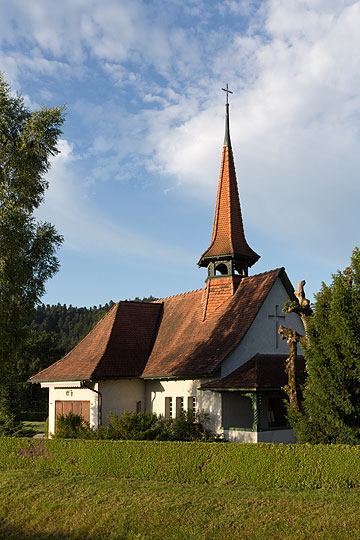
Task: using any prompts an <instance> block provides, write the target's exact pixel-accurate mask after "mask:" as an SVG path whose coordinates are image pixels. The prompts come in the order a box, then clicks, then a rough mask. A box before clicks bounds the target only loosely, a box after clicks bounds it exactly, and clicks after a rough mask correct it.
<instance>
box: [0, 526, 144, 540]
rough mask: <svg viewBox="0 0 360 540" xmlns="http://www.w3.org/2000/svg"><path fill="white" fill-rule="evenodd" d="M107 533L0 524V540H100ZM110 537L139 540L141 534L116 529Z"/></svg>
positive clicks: (105, 536) (122, 539)
mask: <svg viewBox="0 0 360 540" xmlns="http://www.w3.org/2000/svg"><path fill="white" fill-rule="evenodd" d="M108 537H109V534H108V532H107V531H103V533H99V534H95V535H94V536H90V535H89V536H88V535H86V536H84V533H83V532H82V533H81V534H79V535H77V534H75V535H74V534H71V533H62V532H60V531H59V532H54V533H48V532H44V533H41V532H38V531H31V530H27V529H21V528H17V527H10V526H7V525H5V524H0V540H101V539H105V538H108ZM111 538H116V539H117V540H130V539H133V538H138V539H139V540H141V539H142V538H143V536H141V535H135V536H134V534H133V533H131V531H121V530H120V531H117V533H116V537H114V536H111Z"/></svg>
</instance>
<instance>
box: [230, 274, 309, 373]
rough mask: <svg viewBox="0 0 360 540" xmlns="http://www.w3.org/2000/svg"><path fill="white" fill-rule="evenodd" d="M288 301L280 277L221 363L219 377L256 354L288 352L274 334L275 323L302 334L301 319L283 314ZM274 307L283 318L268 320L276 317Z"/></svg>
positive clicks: (284, 342)
mask: <svg viewBox="0 0 360 540" xmlns="http://www.w3.org/2000/svg"><path fill="white" fill-rule="evenodd" d="M288 298H289V295H288V293H287V292H286V289H285V287H284V285H283V284H282V282H281V280H280V278H277V279H276V281H275V283H274V285H273V287H272V289H271V291H270V292H269V294H268V296H267V298H266V299H265V302H264V303H263V305H262V307H261V308H260V310H259V312H258V314H257V316H256V317H255V320H254V322H253V324H252V325H251V327H250V328H249V330H248V332H247V333H246V335H245V336H244V338H243V339H242V341H241V343H240V344H239V345H238V347H236V348H235V349H234V350H233V351H232V352H231V353H230V354H229V356H228V357H227V358H226V359H225V360H224V361H223V363H222V365H221V377H226V375H229V373H231V372H232V371H234V370H235V369H237V368H238V367H240V366H242V365H243V364H245V362H247V361H248V360H250V358H252V357H253V356H254V355H255V354H257V353H261V354H288V353H289V347H288V345H287V343H286V341H283V340H281V339H280V336H279V335H277V324H276V321H278V323H280V324H282V325H283V326H287V327H289V328H294V329H295V330H297V332H299V334H304V329H303V326H302V323H301V320H300V317H299V316H298V315H296V313H290V314H289V315H285V314H284V313H282V311H281V310H282V307H283V304H284V302H285V301H286V300H288ZM276 306H278V308H277V313H278V314H279V315H284V316H285V318H284V319H283V318H281V319H275V318H274V317H269V315H274V314H275V312H276V311H275V310H276ZM298 350H299V354H301V349H300V348H299V349H298Z"/></svg>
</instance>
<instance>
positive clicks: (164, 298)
mask: <svg viewBox="0 0 360 540" xmlns="http://www.w3.org/2000/svg"><path fill="white" fill-rule="evenodd" d="M203 290H204V287H202V288H201V289H193V290H192V291H187V292H184V293H179V294H173V295H171V296H164V297H163V298H159V299H158V300H154V301H153V302H151V303H152V304H157V303H159V302H162V301H163V300H169V299H170V298H177V297H179V296H187V295H189V294H193V293H196V292H199V291H203Z"/></svg>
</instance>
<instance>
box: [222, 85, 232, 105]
mask: <svg viewBox="0 0 360 540" xmlns="http://www.w3.org/2000/svg"><path fill="white" fill-rule="evenodd" d="M221 90H224V92H226V105H229V94H233V92H232V91H231V90H229V85H228V83H226V88H222V89H221Z"/></svg>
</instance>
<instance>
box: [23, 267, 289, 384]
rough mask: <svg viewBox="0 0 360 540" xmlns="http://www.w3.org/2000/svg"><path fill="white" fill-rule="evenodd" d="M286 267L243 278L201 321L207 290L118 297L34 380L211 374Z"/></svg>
mask: <svg viewBox="0 0 360 540" xmlns="http://www.w3.org/2000/svg"><path fill="white" fill-rule="evenodd" d="M282 272H283V269H277V270H272V271H270V272H266V273H264V274H258V275H255V276H250V277H244V278H242V279H241V281H240V283H239V286H238V288H237V290H236V292H235V293H234V294H233V296H231V297H230V298H228V299H225V300H224V301H223V302H222V303H220V305H219V306H218V308H217V309H216V311H215V313H214V316H212V317H209V318H207V319H205V320H203V316H204V290H203V289H200V290H197V291H193V292H189V293H187V294H183V295H179V296H173V297H170V298H166V299H164V300H161V301H157V302H154V303H139V302H119V303H118V304H116V305H115V306H114V307H113V308H112V309H111V310H110V311H109V312H108V313H107V314H106V315H105V317H104V318H103V319H102V320H101V321H100V322H99V323H98V324H97V325H96V326H95V327H94V328H93V329H92V330H91V332H90V333H89V334H88V335H87V336H86V337H85V338H84V339H83V340H82V341H81V342H80V343H79V345H77V346H76V347H75V348H74V349H73V350H72V351H70V352H69V353H68V354H67V355H66V356H65V357H64V358H63V359H61V360H59V361H58V362H56V363H55V364H53V365H52V366H50V367H48V368H47V369H45V370H43V371H41V372H40V373H38V374H37V375H34V376H33V377H32V378H31V381H32V382H45V381H56V380H57V381H66V380H88V379H102V378H107V377H114V378H119V377H139V376H141V375H142V376H144V377H168V376H169V377H195V376H206V375H209V374H213V373H214V372H215V371H216V369H217V368H218V367H219V365H220V363H221V362H222V360H223V359H224V358H226V356H227V355H228V354H229V353H230V352H231V351H232V350H233V349H234V347H236V346H237V345H238V344H239V343H240V341H241V340H242V338H243V337H244V335H245V334H246V332H247V330H248V329H249V328H250V326H251V324H252V322H253V320H254V318H255V317H256V315H257V313H258V311H259V309H260V307H261V306H262V304H263V302H264V300H265V298H266V297H267V295H268V293H269V291H270V289H271V287H272V286H273V284H274V282H275V280H276V278H277V277H278V276H279V275H280V274H281V273H282Z"/></svg>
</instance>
